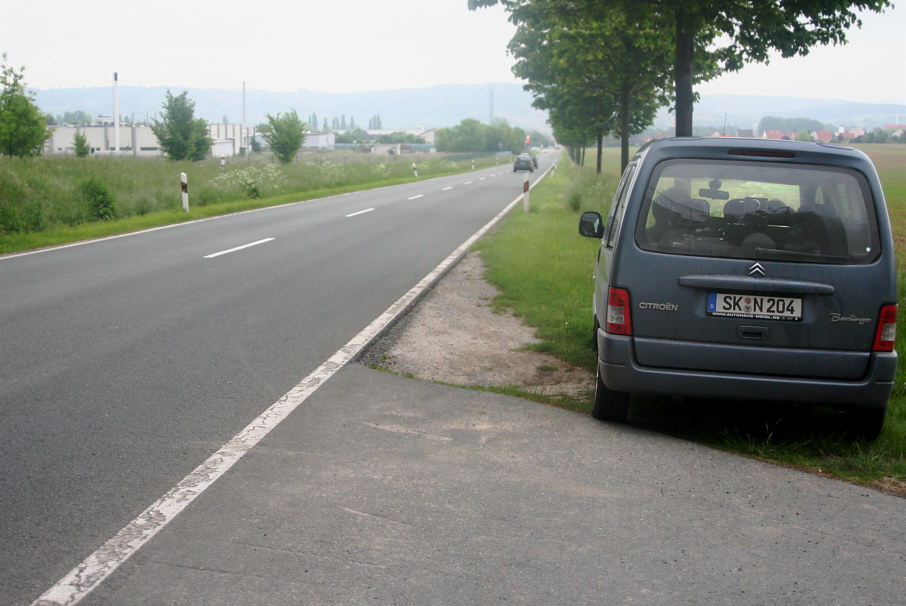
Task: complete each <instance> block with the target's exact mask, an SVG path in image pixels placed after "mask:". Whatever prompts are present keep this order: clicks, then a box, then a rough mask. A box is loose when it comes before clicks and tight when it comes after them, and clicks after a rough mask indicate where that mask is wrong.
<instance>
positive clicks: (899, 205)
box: [476, 145, 906, 495]
mask: <svg viewBox="0 0 906 606" xmlns="http://www.w3.org/2000/svg"><path fill="white" fill-rule="evenodd" d="M862 149H863V151H865V152H866V153H868V154H869V155H870V156H871V158H872V160H873V162H874V163H875V165H876V167H877V169H878V172H879V175H880V176H881V180H882V183H883V186H884V191H885V197H886V199H887V204H888V208H889V211H890V216H891V220H892V221H893V226H894V234H895V239H896V247H897V258H898V259H899V260H902V259H906V257H904V254H906V238H904V234H906V146H903V145H872V146H864V147H863V148H862ZM560 166H561V168H560V169H558V171H557V174H556V177H555V178H554V179H547V180H545V182H543V183H542V184H540V185H539V186H538V187H536V188H535V189H533V190H532V194H531V201H532V208H531V212H529V213H527V214H526V213H523V212H522V210H521V207H517V209H515V210H514V211H513V213H512V214H511V215H510V216H509V217H507V220H506V221H505V222H504V223H503V224H502V225H501V226H500V227H498V229H496V230H495V231H494V232H493V233H491V234H489V235H488V236H487V237H486V238H484V239H483V240H482V241H481V242H480V243H478V245H477V246H476V247H477V248H478V250H479V251H480V253H481V255H482V258H483V259H484V261H485V264H486V265H487V266H488V271H487V274H486V277H487V279H488V280H489V281H490V282H492V283H493V284H495V285H496V286H497V287H498V288H499V289H500V291H501V294H500V296H499V297H498V298H497V299H496V300H495V305H497V306H498V307H502V308H511V309H512V310H513V311H514V313H515V314H516V315H518V316H521V317H523V318H524V319H525V322H526V323H527V324H528V325H531V326H534V327H536V329H537V333H536V334H537V336H538V337H539V338H540V339H542V342H541V343H540V344H538V345H536V346H534V347H535V348H537V349H539V350H542V351H545V352H549V353H552V354H554V355H556V356H558V357H559V358H561V359H563V360H564V361H566V362H569V363H571V364H574V365H577V366H583V367H585V368H587V369H588V370H590V371H591V372H594V365H595V354H594V352H593V351H592V350H591V347H590V345H591V337H592V333H593V328H592V310H591V298H592V288H593V284H592V273H593V268H594V261H595V255H596V254H597V250H598V246H599V244H598V243H597V242H595V241H594V240H591V239H588V238H582V237H581V236H579V235H578V233H577V226H578V215H579V212H580V211H581V210H598V211H600V212H604V211H605V210H606V209H607V207H608V206H609V202H610V198H611V196H612V193H613V190H614V188H615V186H616V183H617V178H618V174H619V151H618V150H607V151H606V153H605V163H604V174H603V175H601V176H597V175H595V174H594V170H593V169H587V168H579V167H576V166H574V165H572V164H571V163H570V162H569V161H568V159H567V158H566V156H565V155H564V157H563V161H561V163H560ZM901 263H902V261H901ZM898 273H899V287H900V290H899V292H900V299H901V300H906V299H904V296H906V271H904V267H903V266H902V265H900V267H899V271H898ZM901 308H902V309H901V312H900V315H899V320H898V333H897V334H898V338H897V351H898V353H899V355H900V358H901V360H903V361H906V305H903V304H901ZM896 385H897V387H896V388H895V390H894V393H893V396H892V397H891V400H890V403H889V406H888V412H887V419H886V422H885V426H884V430H883V432H882V433H881V436H880V437H879V438H878V439H877V440H875V441H873V442H864V441H852V440H849V439H847V438H846V437H845V434H844V428H843V426H842V422H843V421H842V419H841V418H839V416H838V415H837V414H836V413H835V412H834V411H832V410H830V409H823V408H815V407H807V406H801V407H799V406H790V405H766V404H764V403H761V404H749V405H740V404H726V403H715V402H688V401H687V402H683V403H681V404H678V403H677V402H676V401H674V400H673V399H668V398H635V399H634V400H633V408H632V412H631V421H632V422H633V423H634V424H636V425H639V426H642V427H646V428H649V429H652V430H655V431H660V432H663V433H667V434H671V435H675V436H679V437H682V438H685V439H690V440H695V441H699V442H701V443H704V444H708V445H710V446H713V447H715V448H719V449H723V450H727V451H730V452H736V453H740V454H743V455H746V456H751V457H756V458H760V459H764V460H767V461H772V462H775V463H779V464H784V465H790V466H794V467H798V468H805V469H810V470H813V471H818V470H820V472H821V473H824V474H830V475H833V476H836V477H840V478H844V479H847V480H850V481H856V482H862V483H868V484H872V485H876V486H882V487H884V488H886V489H889V490H893V491H899V493H900V494H904V495H906V364H904V363H901V364H900V367H899V369H898V374H897V381H896ZM592 392H593V385H592V386H589V399H588V400H587V401H575V400H561V401H554V402H550V401H549V399H547V400H546V401H548V402H549V403H554V404H557V405H560V406H564V407H566V408H571V409H574V410H580V411H588V410H589V408H590V398H591V394H592ZM518 395H520V396H522V397H527V398H533V396H532V395H531V394H528V393H522V392H520V393H518ZM534 399H537V398H534Z"/></svg>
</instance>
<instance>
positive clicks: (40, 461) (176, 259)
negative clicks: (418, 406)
mask: <svg viewBox="0 0 906 606" xmlns="http://www.w3.org/2000/svg"><path fill="white" fill-rule="evenodd" d="M543 161H544V162H550V161H552V158H544V160H543ZM537 174H538V173H535V175H537ZM524 179H525V175H524V174H522V173H520V174H518V175H517V174H513V173H512V172H511V169H510V167H509V165H504V166H502V167H500V168H499V169H486V170H482V171H475V172H471V173H468V174H464V175H458V176H453V177H445V178H438V179H432V180H426V181H421V182H417V183H413V184H408V185H402V186H397V187H391V188H383V189H378V190H372V191H366V192H359V193H356V194H349V195H344V196H338V197H332V198H326V199H321V200H315V201H309V202H305V203H299V204H295V205H288V206H283V207H278V208H273V209H267V210H261V211H256V212H250V213H243V214H238V215H232V216H228V217H222V218H218V219H212V220H206V221H200V222H195V223H192V224H185V225H180V226H175V227H171V228H166V229H160V230H153V231H148V232H144V233H140V234H134V235H130V236H128V237H122V238H114V239H107V240H103V241H95V242H91V243H87V244H83V245H79V246H72V247H64V248H58V249H53V250H47V251H43V252H40V253H37V254H30V255H14V256H7V257H4V258H0V335H2V337H0V338H2V341H0V415H2V422H0V445H2V451H0V570H2V574H0V603H2V604H21V603H29V602H30V601H31V600H34V599H35V598H36V597H37V596H38V595H40V593H41V592H42V591H44V590H45V589H47V587H48V586H50V585H51V584H53V583H54V582H56V581H57V580H58V579H59V578H60V577H61V576H62V575H64V574H65V573H66V572H68V571H69V570H70V569H71V568H72V567H73V566H75V565H76V564H77V563H78V562H80V561H81V560H82V559H83V558H85V557H86V556H87V555H88V554H89V553H91V552H92V551H93V550H95V549H96V548H97V547H98V546H99V545H100V544H102V543H103V542H104V541H106V540H107V539H109V538H110V537H111V536H112V535H114V534H115V533H116V532H117V531H118V530H119V529H121V528H122V527H123V526H124V525H125V524H127V523H128V522H129V521H130V520H132V519H133V518H134V517H135V516H136V515H138V514H139V513H140V512H141V511H142V510H143V509H144V508H145V507H147V506H148V504H149V503H151V502H153V501H154V500H155V499H157V498H158V497H159V496H160V495H161V494H163V493H164V492H165V491H167V490H168V489H169V488H170V487H171V486H173V485H174V484H175V483H176V482H177V481H179V480H180V479H181V478H183V477H184V476H185V475H186V474H187V473H189V472H190V471H192V469H194V468H195V467H196V466H197V465H198V464H199V463H200V462H202V461H204V460H205V459H206V458H207V457H208V456H209V455H210V454H211V453H212V452H214V451H215V450H216V449H217V448H218V447H220V446H221V445H222V444H223V443H224V442H225V441H226V440H229V439H230V437H231V436H233V435H234V434H235V433H236V432H237V431H239V430H240V429H242V428H243V427H245V426H246V424H248V423H249V421H251V420H252V419H254V418H255V417H257V416H258V415H259V414H260V413H261V412H262V411H263V410H264V409H266V408H267V407H268V406H270V405H271V404H272V403H273V402H274V401H275V400H276V399H278V398H279V397H280V396H282V395H283V394H284V393H286V392H287V390H288V389H290V388H291V387H293V386H294V385H295V384H296V383H297V382H298V381H299V380H300V378H301V377H304V376H306V374H308V373H309V372H311V370H312V369H314V368H316V367H317V366H318V365H319V364H321V363H322V362H323V361H324V360H325V359H326V358H327V357H328V356H330V355H331V354H333V353H334V352H335V351H337V349H338V348H340V347H341V346H343V344H344V343H346V342H347V341H348V340H349V339H350V338H351V337H352V336H353V335H355V334H356V333H358V332H359V331H360V330H361V329H362V328H363V327H364V326H366V325H368V324H369V323H370V322H371V321H372V320H373V319H374V318H375V317H377V316H378V315H379V314H381V313H382V312H383V311H384V310H385V309H386V308H387V307H388V306H389V305H391V304H392V303H393V302H394V301H396V300H397V299H398V298H399V297H400V296H401V295H402V294H403V293H405V292H406V291H407V290H408V289H410V288H411V287H412V286H413V285H414V284H416V283H417V282H418V281H419V280H421V279H422V278H423V277H424V276H425V275H426V274H427V273H428V272H430V271H431V270H432V269H433V268H434V267H435V266H437V264H438V263H439V262H440V261H441V260H443V259H444V258H445V257H447V255H449V254H450V252H451V251H453V250H454V249H456V248H457V247H458V246H459V245H460V244H462V243H463V242H464V241H465V240H466V239H467V238H468V237H469V236H471V235H472V234H473V233H474V232H475V231H476V230H478V229H479V228H480V227H481V226H483V225H485V224H486V223H487V222H488V220H489V219H491V218H492V217H494V216H495V215H496V214H497V213H499V212H500V210H501V209H502V208H504V207H505V206H506V204H508V203H509V202H510V201H512V200H513V199H514V198H515V197H517V196H518V195H519V194H520V193H521V191H522V183H523V181H524ZM240 247H244V248H240Z"/></svg>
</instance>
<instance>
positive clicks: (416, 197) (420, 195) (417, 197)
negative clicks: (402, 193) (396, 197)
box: [406, 194, 425, 200]
mask: <svg viewBox="0 0 906 606" xmlns="http://www.w3.org/2000/svg"><path fill="white" fill-rule="evenodd" d="M424 195H425V194H418V195H417V196H410V197H408V198H406V199H407V200H418V199H419V198H423V197H424Z"/></svg>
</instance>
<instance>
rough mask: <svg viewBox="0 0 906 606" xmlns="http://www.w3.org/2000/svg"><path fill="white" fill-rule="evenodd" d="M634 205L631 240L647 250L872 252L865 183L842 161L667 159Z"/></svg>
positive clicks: (816, 257) (857, 256) (795, 256)
mask: <svg viewBox="0 0 906 606" xmlns="http://www.w3.org/2000/svg"><path fill="white" fill-rule="evenodd" d="M641 213H642V214H641V220H640V221H639V224H638V227H637V230H636V242H637V243H638V245H639V246H640V247H641V248H643V249H645V250H650V251H656V252H663V253H670V254H680V255H699V256H708V257H731V258H744V259H761V260H771V261H795V262H812V263H837V264H867V263H871V262H873V261H874V260H875V259H877V257H878V255H879V254H880V244H879V237H878V227H877V218H876V216H875V214H874V205H873V202H872V199H871V193H870V190H869V188H868V183H867V181H866V180H865V177H864V176H863V175H862V174H861V173H859V172H858V171H854V170H850V169H845V168H836V167H827V166H815V165H803V164H788V163H784V164H780V163H773V162H772V163H765V162H745V161H707V160H669V161H665V162H662V163H661V164H659V165H658V166H657V167H655V170H654V174H653V175H652V178H651V181H650V184H649V186H648V189H647V191H646V192H645V199H644V201H643V205H642V209H641Z"/></svg>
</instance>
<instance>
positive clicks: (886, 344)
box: [872, 305, 897, 351]
mask: <svg viewBox="0 0 906 606" xmlns="http://www.w3.org/2000/svg"><path fill="white" fill-rule="evenodd" d="M896 336H897V306H896V305H885V306H884V307H882V308H881V313H880V315H879V316H878V330H877V332H876V333H875V345H874V347H873V348H872V349H873V350H874V351H893V342H894V339H895V338H896Z"/></svg>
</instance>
